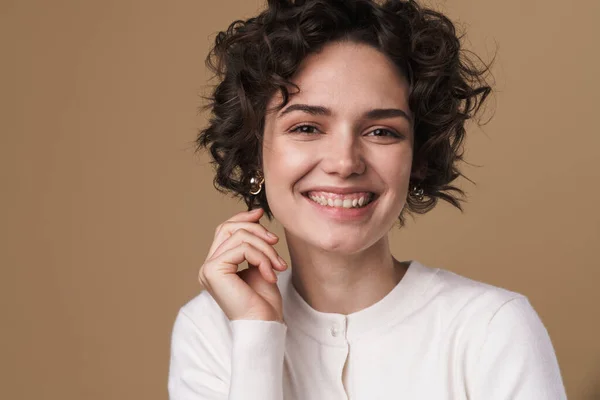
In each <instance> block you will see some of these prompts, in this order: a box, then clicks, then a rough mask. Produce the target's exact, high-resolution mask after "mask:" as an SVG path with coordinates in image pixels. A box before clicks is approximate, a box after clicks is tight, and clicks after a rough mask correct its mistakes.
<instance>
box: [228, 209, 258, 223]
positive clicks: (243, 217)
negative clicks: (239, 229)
mask: <svg viewBox="0 0 600 400" xmlns="http://www.w3.org/2000/svg"><path fill="white" fill-rule="evenodd" d="M263 214H264V210H263V209H262V208H255V209H254V210H250V211H242V212H240V213H237V214H235V215H234V216H233V217H231V218H229V219H228V220H227V221H228V222H250V221H258V220H259V219H260V217H262V216H263Z"/></svg>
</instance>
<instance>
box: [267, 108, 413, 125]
mask: <svg viewBox="0 0 600 400" xmlns="http://www.w3.org/2000/svg"><path fill="white" fill-rule="evenodd" d="M294 111H302V112H304V113H307V114H310V115H324V116H331V115H332V114H333V113H332V112H331V110H330V109H328V108H326V107H323V106H311V105H309V104H291V105H289V106H287V107H286V108H284V109H283V111H281V112H280V113H279V116H278V117H277V118H280V117H283V116H284V115H286V114H289V113H291V112H294ZM363 117H364V118H367V119H385V118H395V117H402V118H405V119H406V120H407V121H408V122H412V118H411V117H410V116H409V115H408V113H407V112H406V111H403V110H401V109H399V108H375V109H373V110H369V111H367V112H366V113H364V115H363Z"/></svg>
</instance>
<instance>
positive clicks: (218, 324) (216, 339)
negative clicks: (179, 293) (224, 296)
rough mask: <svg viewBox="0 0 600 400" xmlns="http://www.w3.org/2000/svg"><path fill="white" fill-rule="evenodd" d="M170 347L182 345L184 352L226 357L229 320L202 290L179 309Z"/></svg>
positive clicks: (229, 339)
mask: <svg viewBox="0 0 600 400" xmlns="http://www.w3.org/2000/svg"><path fill="white" fill-rule="evenodd" d="M171 340H172V346H185V347H187V348H188V350H187V351H195V352H198V351H207V350H209V349H210V352H211V353H214V354H227V352H228V351H229V349H230V348H231V342H232V332H231V326H230V323H229V319H228V318H227V316H226V315H225V313H224V312H223V311H222V310H221V308H220V307H219V305H218V304H217V302H216V301H215V300H214V299H213V297H212V296H211V295H210V294H209V293H208V292H207V291H202V292H200V293H199V294H198V295H196V296H195V297H193V298H192V299H190V300H189V301H188V302H187V303H185V304H184V305H183V306H181V307H180V308H179V311H178V312H177V315H176V318H175V322H174V325H173V331H172V339H171Z"/></svg>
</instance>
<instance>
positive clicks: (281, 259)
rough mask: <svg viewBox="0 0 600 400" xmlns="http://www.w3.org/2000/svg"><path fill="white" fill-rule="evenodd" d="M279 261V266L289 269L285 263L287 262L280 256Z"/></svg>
mask: <svg viewBox="0 0 600 400" xmlns="http://www.w3.org/2000/svg"><path fill="white" fill-rule="evenodd" d="M277 259H278V261H279V264H281V265H282V266H284V267H287V263H286V262H285V260H284V259H283V258H281V257H279V256H278V257H277Z"/></svg>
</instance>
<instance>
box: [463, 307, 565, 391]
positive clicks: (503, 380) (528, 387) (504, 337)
mask: <svg viewBox="0 0 600 400" xmlns="http://www.w3.org/2000/svg"><path fill="white" fill-rule="evenodd" d="M474 371H475V372H474V377H473V379H471V382H472V390H471V391H470V392H471V394H472V395H471V396H469V398H470V399H473V400H484V399H485V400H507V399H511V400H563V399H564V400H566V398H567V396H566V393H565V388H564V385H563V381H562V377H561V373H560V369H559V366H558V362H557V359H556V355H555V353H554V348H553V346H552V343H551V341H550V337H549V335H548V331H547V330H546V328H545V326H544V325H543V323H542V321H541V320H540V318H539V316H538V314H537V313H536V311H535V310H534V309H533V307H532V306H531V304H530V303H529V300H528V299H527V297H525V296H521V297H517V298H513V299H511V300H509V301H507V302H506V303H504V304H503V305H502V306H501V307H500V308H499V309H498V311H496V313H495V314H494V316H493V317H492V319H491V320H490V322H489V324H488V327H487V331H486V336H485V339H484V341H483V345H482V347H481V351H480V354H479V357H478V361H477V365H476V368H474Z"/></svg>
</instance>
